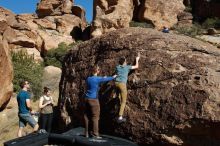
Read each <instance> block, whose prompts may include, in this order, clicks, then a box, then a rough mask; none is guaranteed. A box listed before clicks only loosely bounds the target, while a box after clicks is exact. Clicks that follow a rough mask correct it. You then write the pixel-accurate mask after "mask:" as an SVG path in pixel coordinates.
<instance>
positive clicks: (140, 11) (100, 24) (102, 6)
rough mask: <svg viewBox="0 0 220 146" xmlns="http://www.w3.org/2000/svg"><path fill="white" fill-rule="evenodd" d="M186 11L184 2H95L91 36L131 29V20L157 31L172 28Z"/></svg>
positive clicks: (121, 0)
mask: <svg viewBox="0 0 220 146" xmlns="http://www.w3.org/2000/svg"><path fill="white" fill-rule="evenodd" d="M184 9H185V6H184V4H183V0H172V1H169V2H167V1H166V0H94V20H93V25H92V34H91V35H92V36H93V37H96V36H100V35H101V34H103V33H105V32H109V31H112V30H115V29H119V28H124V27H129V23H130V21H131V20H135V21H140V22H148V23H151V24H153V25H154V26H155V28H156V29H161V28H163V26H166V27H171V26H173V25H174V24H176V23H177V22H178V18H177V16H178V14H179V13H181V12H183V11H184Z"/></svg>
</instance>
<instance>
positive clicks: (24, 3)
mask: <svg viewBox="0 0 220 146" xmlns="http://www.w3.org/2000/svg"><path fill="white" fill-rule="evenodd" d="M38 1H40V0H0V6H1V7H4V8H7V9H9V10H11V11H12V12H14V13H16V14H22V13H35V10H36V5H37V3H38ZM74 5H81V6H82V7H83V8H84V9H85V10H86V20H87V21H88V22H91V20H92V11H93V10H92V9H93V8H92V6H93V0H74Z"/></svg>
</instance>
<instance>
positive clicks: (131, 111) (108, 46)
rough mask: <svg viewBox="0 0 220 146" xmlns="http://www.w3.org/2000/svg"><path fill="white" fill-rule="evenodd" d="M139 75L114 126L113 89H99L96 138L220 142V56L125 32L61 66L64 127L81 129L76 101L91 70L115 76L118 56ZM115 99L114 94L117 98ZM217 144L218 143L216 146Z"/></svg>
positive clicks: (203, 46) (191, 43)
mask: <svg viewBox="0 0 220 146" xmlns="http://www.w3.org/2000/svg"><path fill="white" fill-rule="evenodd" d="M137 52H141V59H140V66H139V69H138V70H136V71H133V72H131V73H130V75H129V78H128V84H127V87H128V99H127V105H126V107H125V115H124V116H125V117H126V118H127V122H125V123H121V124H118V123H117V122H116V120H115V119H116V118H117V115H118V110H119V99H118V98H113V96H112V95H113V93H114V91H113V90H114V89H115V86H114V84H113V82H109V83H106V84H102V85H101V88H100V91H99V97H100V102H101V119H100V127H101V128H100V131H101V132H105V133H108V134H112V135H118V136H121V137H126V138H129V139H131V140H133V141H135V142H137V143H139V144H143V145H146V144H162V143H163V144H164V143H166V144H167V145H169V146H170V145H190V146H192V145H193V146H199V145H205V144H206V143H209V142H213V143H215V144H216V143H219V141H220V137H219V134H218V133H219V130H220V108H219V103H220V90H219V87H220V64H219V62H220V50H219V49H217V48H216V47H214V46H212V45H210V44H208V43H204V42H202V41H199V40H196V39H192V38H190V37H186V36H180V35H174V34H164V33H161V32H158V31H156V30H153V29H142V28H129V29H119V30H117V31H112V32H110V33H107V34H105V35H102V37H98V38H96V39H92V40H90V41H87V42H85V43H82V44H80V45H78V46H75V47H74V48H73V49H72V50H71V51H70V52H69V53H68V54H67V55H66V56H65V59H64V63H63V69H62V76H61V82H60V97H59V108H60V111H61V115H62V118H63V119H64V123H65V122H66V121H68V120H69V119H66V118H69V117H71V120H72V121H71V122H72V123H71V124H72V125H77V124H83V120H82V119H83V118H82V113H81V112H82V111H81V108H80V104H79V103H80V102H79V100H80V98H82V97H83V95H84V93H85V91H86V85H85V79H86V77H87V76H88V75H89V70H90V68H91V66H92V65H94V64H99V66H100V67H101V75H102V76H104V75H112V74H113V73H114V68H115V66H116V65H117V63H118V59H119V58H120V57H121V56H126V57H127V60H128V62H129V63H131V64H132V63H133V62H134V60H135V57H136V54H137ZM116 95H117V94H116ZM216 145H218V144H216Z"/></svg>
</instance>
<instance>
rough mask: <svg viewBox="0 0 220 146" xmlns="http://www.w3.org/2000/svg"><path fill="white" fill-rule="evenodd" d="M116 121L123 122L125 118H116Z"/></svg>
mask: <svg viewBox="0 0 220 146" xmlns="http://www.w3.org/2000/svg"><path fill="white" fill-rule="evenodd" d="M117 122H118V123H124V122H126V119H125V118H118V119H117Z"/></svg>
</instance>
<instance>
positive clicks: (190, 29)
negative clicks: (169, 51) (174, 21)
mask: <svg viewBox="0 0 220 146" xmlns="http://www.w3.org/2000/svg"><path fill="white" fill-rule="evenodd" d="M172 29H174V30H176V31H177V32H178V33H180V34H184V35H187V36H191V37H195V36H196V35H200V34H202V32H203V29H202V27H201V25H199V24H193V25H192V26H174V28H172Z"/></svg>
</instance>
